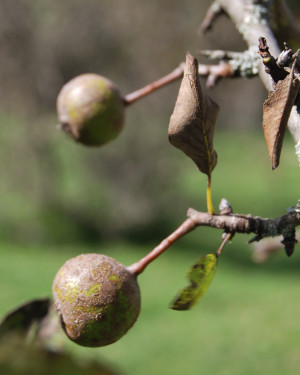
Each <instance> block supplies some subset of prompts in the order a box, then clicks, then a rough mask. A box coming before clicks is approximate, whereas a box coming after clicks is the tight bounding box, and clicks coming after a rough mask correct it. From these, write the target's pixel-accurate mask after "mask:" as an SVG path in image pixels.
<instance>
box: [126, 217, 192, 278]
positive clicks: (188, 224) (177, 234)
mask: <svg viewBox="0 0 300 375" xmlns="http://www.w3.org/2000/svg"><path fill="white" fill-rule="evenodd" d="M196 226H197V224H196V223H195V222H194V220H192V219H187V220H185V221H184V222H183V223H182V224H181V225H180V227H178V228H177V229H176V230H175V231H174V232H173V233H172V234H170V235H169V236H168V237H167V238H165V239H164V240H163V241H162V242H161V243H160V244H159V245H157V246H156V247H155V248H154V249H153V250H151V251H150V253H149V254H147V255H146V256H145V257H144V258H142V259H141V260H139V261H138V262H136V263H134V264H132V265H131V266H129V267H127V269H128V270H129V272H131V273H133V274H134V275H136V276H137V275H139V274H140V273H142V272H143V271H144V269H145V268H146V267H147V266H148V264H149V263H151V262H152V261H153V260H155V259H156V258H157V257H159V256H160V255H161V254H162V253H163V252H164V251H166V250H167V249H168V248H169V247H170V246H171V245H172V244H173V243H174V242H176V241H178V240H179V238H181V237H183V236H184V235H185V234H187V233H189V232H191V231H192V230H193V229H195V228H196Z"/></svg>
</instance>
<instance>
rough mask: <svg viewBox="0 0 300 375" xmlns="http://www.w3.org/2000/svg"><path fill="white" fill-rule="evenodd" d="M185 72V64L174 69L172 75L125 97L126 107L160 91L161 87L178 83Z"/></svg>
mask: <svg viewBox="0 0 300 375" xmlns="http://www.w3.org/2000/svg"><path fill="white" fill-rule="evenodd" d="M183 71H184V63H183V64H180V65H179V66H178V67H177V68H176V69H174V70H173V71H172V72H171V73H169V74H167V75H165V76H164V77H161V78H159V79H158V80H156V81H154V82H152V83H150V84H149V85H147V86H145V87H142V88H141V89H138V90H136V91H133V92H132V93H130V94H128V95H126V96H125V97H124V102H125V105H130V104H132V103H134V102H136V101H137V100H139V99H141V98H143V97H144V96H146V95H149V94H151V93H152V92H154V91H156V90H158V89H160V88H161V87H164V86H166V85H167V84H169V83H171V82H173V81H177V80H178V79H180V78H182V76H183Z"/></svg>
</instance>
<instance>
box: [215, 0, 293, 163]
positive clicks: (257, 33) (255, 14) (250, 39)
mask: <svg viewBox="0 0 300 375" xmlns="http://www.w3.org/2000/svg"><path fill="white" fill-rule="evenodd" d="M215 2H216V3H217V5H218V6H219V7H220V8H221V9H223V10H224V11H225V13H226V14H227V15H228V16H229V17H230V18H231V20H232V22H233V23H234V25H235V26H236V28H237V30H238V31H239V32H240V33H241V35H242V36H243V38H244V40H245V41H246V43H247V44H248V47H249V50H251V49H254V48H256V49H257V44H258V39H259V38H260V37H261V36H263V37H264V38H265V39H266V40H267V41H268V45H269V48H270V51H271V54H272V55H273V56H279V54H280V52H281V50H280V47H279V45H278V42H277V38H276V36H275V34H274V33H273V31H272V27H271V24H270V18H271V12H272V9H271V6H272V5H273V2H270V1H263V0H216V1H215ZM285 7H286V6H285ZM289 24H290V25H291V26H292V23H291V22H290V23H289ZM257 59H258V56H257ZM258 70H259V72H258V73H259V76H260V78H261V80H262V82H263V84H264V85H265V87H266V89H267V90H268V91H271V90H272V89H273V82H272V79H271V77H270V75H269V74H267V73H266V72H265V69H264V65H263V64H262V63H260V64H259V65H258ZM288 128H289V130H290V133H291V134H292V136H293V138H294V140H295V143H296V144H297V145H298V148H300V130H299V129H300V116H299V114H298V112H297V109H296V106H294V107H293V109H292V112H291V115H290V118H289V122H288ZM297 155H298V154H297ZM298 158H299V160H300V156H299V155H298Z"/></svg>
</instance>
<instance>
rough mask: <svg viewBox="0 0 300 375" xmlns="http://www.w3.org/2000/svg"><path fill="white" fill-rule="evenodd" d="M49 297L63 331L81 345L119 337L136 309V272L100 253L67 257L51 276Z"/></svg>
mask: <svg viewBox="0 0 300 375" xmlns="http://www.w3.org/2000/svg"><path fill="white" fill-rule="evenodd" d="M53 296H54V303H55V307H56V310H57V312H58V315H59V317H60V319H61V323H62V327H63V329H64V331H65V332H66V334H67V336H68V337H69V338H70V339H71V340H72V341H74V342H76V343H77V344H79V345H83V346H89V347H97V346H104V345H109V344H112V343H113V342H115V341H117V340H119V339H120V338H121V337H122V336H123V335H124V334H125V333H126V332H127V331H128V330H129V328H130V327H131V326H132V325H133V324H134V323H135V321H136V319H137V317H138V315H139V312H140V289H139V286H138V283H137V280H136V275H134V274H133V273H131V272H130V271H129V270H128V269H127V268H126V267H125V266H123V265H122V264H120V263H118V262H117V261H116V260H115V259H113V258H110V257H108V256H106V255H102V254H82V255H79V256H77V257H75V258H72V259H70V260H68V261H67V262H66V263H65V264H64V265H63V266H62V267H61V268H60V270H59V271H58V273H57V274H56V276H55V278H54V281H53Z"/></svg>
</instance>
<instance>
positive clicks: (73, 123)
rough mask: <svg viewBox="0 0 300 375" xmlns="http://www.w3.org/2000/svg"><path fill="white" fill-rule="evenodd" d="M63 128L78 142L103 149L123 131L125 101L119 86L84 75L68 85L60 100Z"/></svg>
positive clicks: (62, 90) (65, 86) (60, 119)
mask: <svg viewBox="0 0 300 375" xmlns="http://www.w3.org/2000/svg"><path fill="white" fill-rule="evenodd" d="M56 104H57V114H58V120H59V123H60V126H61V128H62V129H63V130H64V131H65V132H66V133H67V134H68V135H69V136H70V137H71V138H73V139H74V140H75V141H77V142H80V143H82V144H85V145H88V146H101V145H103V144H105V143H107V142H109V141H111V140H112V139H114V138H115V137H117V136H118V134H119V133H120V132H121V130H122V128H123V124H124V109H125V105H124V99H123V98H122V96H121V94H120V92H119V90H118V88H117V86H116V85H115V84H114V83H113V82H112V81H110V80H109V79H107V78H105V77H102V76H100V75H98V74H92V73H89V74H82V75H80V76H78V77H75V78H73V79H72V80H71V81H69V82H68V83H66V84H65V85H64V86H63V88H62V89H61V91H60V93H59V95H58V97H57V103H56Z"/></svg>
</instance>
